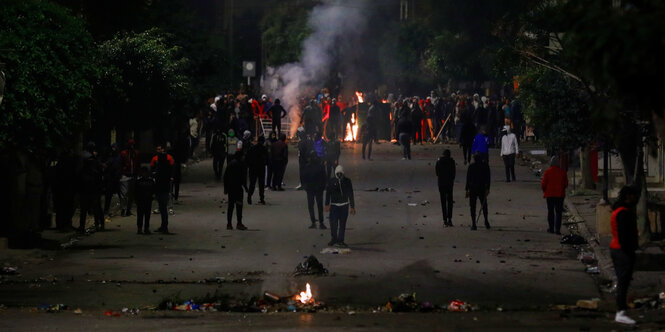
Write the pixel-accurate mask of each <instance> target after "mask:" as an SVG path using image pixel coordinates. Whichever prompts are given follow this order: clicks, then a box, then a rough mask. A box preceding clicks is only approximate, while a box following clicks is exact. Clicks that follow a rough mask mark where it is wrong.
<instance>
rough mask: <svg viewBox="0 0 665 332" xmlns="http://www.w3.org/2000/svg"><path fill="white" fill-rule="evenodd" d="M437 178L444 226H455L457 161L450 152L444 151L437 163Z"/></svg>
mask: <svg viewBox="0 0 665 332" xmlns="http://www.w3.org/2000/svg"><path fill="white" fill-rule="evenodd" d="M436 176H437V178H438V184H439V196H440V197H441V213H442V214H443V226H445V227H452V226H453V185H454V184H455V160H453V158H451V157H450V150H448V149H446V150H444V151H443V156H442V157H441V158H439V160H437V162H436Z"/></svg>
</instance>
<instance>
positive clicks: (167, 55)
mask: <svg viewBox="0 0 665 332" xmlns="http://www.w3.org/2000/svg"><path fill="white" fill-rule="evenodd" d="M99 53H100V55H99V66H100V68H102V69H103V73H102V75H101V78H100V80H99V82H98V84H97V96H98V108H99V112H100V113H99V114H97V118H98V119H99V121H100V122H101V123H104V124H106V125H107V126H108V128H109V129H110V128H113V127H115V128H117V129H120V130H144V129H150V128H160V127H161V126H163V125H166V124H168V122H165V121H168V120H169V119H170V118H173V117H176V115H178V114H181V113H182V112H183V106H184V104H185V102H186V99H187V97H188V96H190V79H189V77H188V76H187V75H186V73H185V69H186V67H187V62H188V60H187V58H184V57H182V54H181V51H180V48H179V47H178V46H174V45H172V44H171V43H169V40H168V38H167V37H166V36H165V35H164V34H162V33H161V32H160V31H159V30H157V29H151V30H148V31H145V32H142V33H122V34H119V35H117V36H116V37H114V38H113V39H111V40H109V41H106V42H104V43H102V44H101V45H100V46H99Z"/></svg>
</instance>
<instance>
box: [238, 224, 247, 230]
mask: <svg viewBox="0 0 665 332" xmlns="http://www.w3.org/2000/svg"><path fill="white" fill-rule="evenodd" d="M236 229H237V230H239V231H246V230H247V227H246V226H245V225H243V224H237V225H236Z"/></svg>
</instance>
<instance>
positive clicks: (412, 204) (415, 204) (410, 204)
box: [407, 203, 418, 206]
mask: <svg viewBox="0 0 665 332" xmlns="http://www.w3.org/2000/svg"><path fill="white" fill-rule="evenodd" d="M407 204H408V205H409V206H418V204H417V203H407Z"/></svg>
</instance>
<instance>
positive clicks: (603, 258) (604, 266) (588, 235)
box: [564, 196, 616, 282]
mask: <svg viewBox="0 0 665 332" xmlns="http://www.w3.org/2000/svg"><path fill="white" fill-rule="evenodd" d="M564 203H565V205H566V208H567V209H568V212H570V214H571V215H572V216H573V218H574V219H575V220H578V221H581V222H580V223H578V224H577V225H579V226H578V227H579V231H580V233H581V235H582V236H583V237H584V238H585V239H586V240H587V242H588V243H589V246H591V249H593V252H594V254H595V255H596V260H597V261H598V270H599V271H600V276H601V277H602V278H604V279H606V280H612V282H616V275H615V274H614V264H613V263H612V258H611V257H610V256H609V254H607V251H604V250H602V248H601V247H600V243H599V241H598V239H597V238H596V235H594V234H593V233H592V232H591V231H590V230H589V227H587V221H586V220H585V219H584V218H582V216H580V213H579V212H578V211H577V208H576V207H575V204H572V202H571V201H570V199H569V198H568V197H567V196H566V198H565V201H564Z"/></svg>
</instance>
